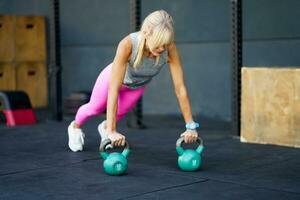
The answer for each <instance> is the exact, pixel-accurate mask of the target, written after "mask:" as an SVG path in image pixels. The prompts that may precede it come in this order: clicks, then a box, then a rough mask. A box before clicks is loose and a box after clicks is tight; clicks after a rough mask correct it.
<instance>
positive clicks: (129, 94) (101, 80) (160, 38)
mask: <svg viewBox="0 0 300 200" xmlns="http://www.w3.org/2000/svg"><path fill="white" fill-rule="evenodd" d="M167 62H168V64H169V66H170V72H171V76H172V80H173V84H174V88H175V93H176V96H177V99H178V102H179V105H180V108H181V111H182V114H183V117H184V120H185V123H186V129H187V130H186V131H185V132H184V133H182V134H181V136H183V137H184V139H185V142H186V143H192V142H195V141H196V139H197V137H198V133H197V131H196V128H197V127H198V126H199V124H198V123H196V122H194V120H193V118H192V112H191V107H190V102H189V97H188V93H187V90H186V87H185V83H184V77H183V71H182V66H181V62H180V58H179V53H178V51H177V48H176V45H175V43H174V29H173V20H172V17H171V16H170V15H169V14H168V13H167V12H166V11H164V10H159V11H155V12H153V13H151V14H149V15H148V16H147V17H146V18H145V20H144V22H143V24H142V27H141V30H140V31H138V32H135V33H131V34H130V35H128V36H126V37H125V38H124V39H123V40H121V41H120V43H119V44H118V48H117V52H116V55H115V57H114V60H113V63H112V64H110V65H108V66H107V67H106V68H105V69H104V70H103V71H102V72H101V73H100V75H99V77H98V78H97V81H96V83H95V85H94V88H93V91H92V95H91V98H90V101H89V103H87V104H85V105H83V106H81V107H80V108H79V109H78V112H77V114H76V117H75V120H74V121H73V122H71V124H70V125H69V127H68V136H69V147H70V149H71V150H72V151H74V152H76V151H82V150H83V145H84V136H85V135H84V133H83V131H82V129H81V128H80V127H81V126H82V125H83V124H84V122H85V121H86V120H87V119H88V118H90V117H91V116H95V115H98V114H100V113H102V112H103V111H104V110H105V109H106V110H107V116H106V120H105V121H103V122H102V123H101V124H100V125H99V126H98V131H99V133H100V136H101V139H102V141H103V140H104V139H106V138H109V139H110V140H111V141H112V145H113V146H123V145H124V144H125V136H124V135H123V134H121V133H119V132H117V130H116V122H117V121H118V120H120V119H121V118H122V117H124V116H125V114H126V113H128V112H129V111H130V110H131V109H132V108H133V107H134V106H135V104H136V102H137V101H138V100H139V98H140V97H141V96H142V94H143V93H144V91H145V88H146V84H147V83H149V82H150V81H151V79H152V78H153V77H154V76H155V75H157V74H158V73H159V72H160V70H161V68H162V67H163V66H164V65H165V64H166V63H167Z"/></svg>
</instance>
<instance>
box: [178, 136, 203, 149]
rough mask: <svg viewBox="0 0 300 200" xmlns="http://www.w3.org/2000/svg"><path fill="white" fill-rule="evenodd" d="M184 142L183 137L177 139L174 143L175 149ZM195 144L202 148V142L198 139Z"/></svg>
mask: <svg viewBox="0 0 300 200" xmlns="http://www.w3.org/2000/svg"><path fill="white" fill-rule="evenodd" d="M183 142H184V137H183V136H182V137H180V138H178V140H177V142H176V147H180V146H181V145H182V143H183ZM196 142H197V143H198V144H199V145H200V146H203V140H202V139H201V138H200V137H198V138H197V140H196Z"/></svg>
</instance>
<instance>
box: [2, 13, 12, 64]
mask: <svg viewBox="0 0 300 200" xmlns="http://www.w3.org/2000/svg"><path fill="white" fill-rule="evenodd" d="M14 24H15V17H14V16H8V15H0V61H1V62H12V61H13V59H14V50H15V41H14V40H15V38H14V34H15V27H14Z"/></svg>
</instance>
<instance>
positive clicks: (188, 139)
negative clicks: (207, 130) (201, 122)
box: [180, 129, 198, 144]
mask: <svg viewBox="0 0 300 200" xmlns="http://www.w3.org/2000/svg"><path fill="white" fill-rule="evenodd" d="M180 136H181V137H184V142H185V143H187V144H188V143H194V142H196V140H197V138H198V133H197V131H196V130H189V129H187V130H186V131H185V132H184V133H182V134H181V135H180Z"/></svg>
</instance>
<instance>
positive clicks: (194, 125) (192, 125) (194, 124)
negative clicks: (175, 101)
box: [185, 122, 199, 130]
mask: <svg viewBox="0 0 300 200" xmlns="http://www.w3.org/2000/svg"><path fill="white" fill-rule="evenodd" d="M198 127H199V123H197V122H189V123H187V124H186V125H185V128H186V129H190V130H195V129H196V128H198Z"/></svg>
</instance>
